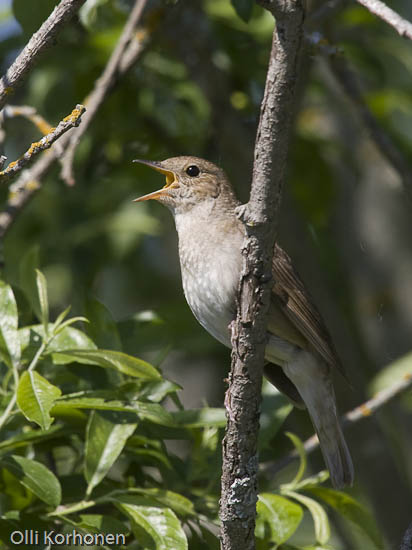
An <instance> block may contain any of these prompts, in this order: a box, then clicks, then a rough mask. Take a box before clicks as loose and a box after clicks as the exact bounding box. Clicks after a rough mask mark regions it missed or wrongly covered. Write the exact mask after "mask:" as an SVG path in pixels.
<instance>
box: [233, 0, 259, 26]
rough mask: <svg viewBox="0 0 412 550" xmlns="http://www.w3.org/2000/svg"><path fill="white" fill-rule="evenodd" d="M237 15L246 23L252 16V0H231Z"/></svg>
mask: <svg viewBox="0 0 412 550" xmlns="http://www.w3.org/2000/svg"><path fill="white" fill-rule="evenodd" d="M231 2H232V6H233V7H234V8H235V10H236V13H237V14H238V16H239V17H240V18H241V19H243V21H245V23H247V22H248V21H249V19H250V18H251V16H252V11H253V5H254V3H255V2H254V0H231Z"/></svg>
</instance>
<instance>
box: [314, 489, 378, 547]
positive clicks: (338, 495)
mask: <svg viewBox="0 0 412 550" xmlns="http://www.w3.org/2000/svg"><path fill="white" fill-rule="evenodd" d="M305 491H308V492H310V493H311V494H312V495H314V496H315V497H316V498H320V499H322V500H323V501H324V502H326V503H327V504H329V506H332V508H334V509H335V510H337V511H338V512H339V513H340V514H341V515H342V516H343V517H345V518H346V519H348V520H350V521H351V522H353V523H354V524H355V525H357V526H358V527H359V528H360V529H361V530H362V531H363V532H364V533H365V534H366V535H367V536H368V537H369V539H370V541H371V542H372V543H373V544H374V546H375V548H376V549H377V550H381V549H382V548H383V547H384V542H383V539H382V535H381V533H380V532H379V530H378V527H377V525H376V523H375V520H374V518H373V516H372V515H371V514H370V513H369V512H368V510H367V509H366V508H365V507H364V506H362V505H361V504H360V503H359V502H357V501H356V500H355V499H354V498H352V497H351V496H350V495H347V494H346V493H342V492H340V491H335V490H334V489H328V488H327V487H308V488H306V489H305Z"/></svg>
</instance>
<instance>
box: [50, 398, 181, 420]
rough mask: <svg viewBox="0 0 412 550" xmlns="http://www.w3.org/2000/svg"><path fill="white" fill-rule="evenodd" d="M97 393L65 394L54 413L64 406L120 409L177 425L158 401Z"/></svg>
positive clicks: (57, 402) (144, 417)
mask: <svg viewBox="0 0 412 550" xmlns="http://www.w3.org/2000/svg"><path fill="white" fill-rule="evenodd" d="M96 393H97V392H78V393H75V394H68V395H64V396H62V397H61V398H60V399H58V400H57V401H56V403H55V409H56V413H55V411H54V409H53V414H54V413H55V414H57V410H61V409H62V408H64V407H70V408H74V409H97V410H103V411H104V410H106V411H120V412H130V413H134V414H136V415H137V417H138V418H141V419H142V420H149V421H150V422H154V423H155V424H161V425H162V426H175V423H174V421H173V417H172V415H171V414H170V413H169V412H168V411H166V409H164V408H163V407H162V406H161V405H158V404H157V403H146V402H141V401H133V402H132V403H127V402H123V401H118V400H107V399H106V398H105V397H100V396H98V395H96Z"/></svg>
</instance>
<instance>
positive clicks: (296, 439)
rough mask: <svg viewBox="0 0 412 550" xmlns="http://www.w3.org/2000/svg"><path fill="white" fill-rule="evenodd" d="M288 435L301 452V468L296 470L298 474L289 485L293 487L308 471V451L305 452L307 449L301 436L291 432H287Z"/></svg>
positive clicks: (299, 452)
mask: <svg viewBox="0 0 412 550" xmlns="http://www.w3.org/2000/svg"><path fill="white" fill-rule="evenodd" d="M286 435H287V436H288V438H289V439H290V440H291V441H292V443H293V445H294V446H295V449H296V450H297V452H298V454H299V468H298V471H297V472H296V475H295V477H294V479H293V480H292V481H291V482H290V483H288V486H290V487H291V488H293V487H295V486H296V485H297V484H298V483H299V481H300V480H301V479H302V477H303V475H304V473H305V471H306V464H307V460H306V452H305V449H304V447H303V443H302V441H301V439H299V437H298V436H297V435H295V434H293V433H291V432H286Z"/></svg>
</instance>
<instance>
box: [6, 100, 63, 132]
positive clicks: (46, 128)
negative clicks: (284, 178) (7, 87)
mask: <svg viewBox="0 0 412 550" xmlns="http://www.w3.org/2000/svg"><path fill="white" fill-rule="evenodd" d="M16 116H22V117H25V118H27V119H28V120H30V122H32V123H33V124H34V125H35V126H36V128H38V130H40V132H41V133H42V134H43V135H46V134H49V133H50V132H51V131H52V130H53V128H52V126H51V124H49V123H48V122H47V120H46V119H44V118H43V117H42V116H41V115H39V113H38V112H37V111H36V109H35V108H34V107H31V106H29V105H6V106H5V107H4V108H3V110H2V111H1V113H0V117H1V119H2V122H4V121H5V120H7V119H8V118H13V117H16Z"/></svg>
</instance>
